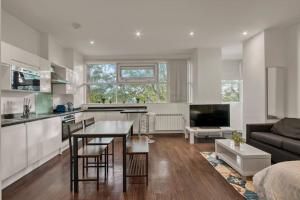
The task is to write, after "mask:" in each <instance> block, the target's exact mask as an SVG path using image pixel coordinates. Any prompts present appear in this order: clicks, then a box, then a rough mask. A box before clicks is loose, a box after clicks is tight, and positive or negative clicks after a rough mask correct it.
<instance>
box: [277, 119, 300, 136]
mask: <svg viewBox="0 0 300 200" xmlns="http://www.w3.org/2000/svg"><path fill="white" fill-rule="evenodd" d="M271 130H272V132H273V133H276V134H278V135H282V136H285V137H289V138H293V139H298V140H300V119H296V118H284V119H281V120H280V121H278V122H277V123H275V124H274V126H273V127H272V129H271Z"/></svg>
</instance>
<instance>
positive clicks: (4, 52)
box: [1, 42, 50, 71]
mask: <svg viewBox="0 0 300 200" xmlns="http://www.w3.org/2000/svg"><path fill="white" fill-rule="evenodd" d="M1 62H2V63H5V64H12V65H18V66H20V67H24V68H33V69H35V70H43V71H49V70H50V62H49V61H48V60H46V59H44V58H41V57H39V56H37V55H34V54H32V53H30V52H27V51H25V50H23V49H21V48H18V47H16V46H13V45H11V44H8V43H6V42H1Z"/></svg>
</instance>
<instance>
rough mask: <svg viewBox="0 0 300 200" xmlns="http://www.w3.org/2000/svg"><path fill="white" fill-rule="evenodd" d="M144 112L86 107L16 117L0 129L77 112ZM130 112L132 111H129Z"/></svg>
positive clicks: (119, 108) (123, 108)
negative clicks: (69, 110) (83, 108)
mask: <svg viewBox="0 0 300 200" xmlns="http://www.w3.org/2000/svg"><path fill="white" fill-rule="evenodd" d="M137 109H138V110H139V111H141V110H145V112H147V106H113V105H112V106H109V107H102V106H97V107H88V108H87V109H85V110H75V111H72V112H64V113H49V114H31V115H30V117H29V118H26V119H25V118H22V117H21V116H17V117H14V118H11V119H4V118H2V119H1V127H6V126H12V125H17V124H23V123H27V122H33V121H37V120H42V119H47V118H52V117H60V116H64V115H68V114H74V113H78V112H122V111H124V110H137ZM131 112H132V111H131Z"/></svg>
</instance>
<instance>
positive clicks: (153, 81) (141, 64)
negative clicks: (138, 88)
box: [86, 61, 170, 104]
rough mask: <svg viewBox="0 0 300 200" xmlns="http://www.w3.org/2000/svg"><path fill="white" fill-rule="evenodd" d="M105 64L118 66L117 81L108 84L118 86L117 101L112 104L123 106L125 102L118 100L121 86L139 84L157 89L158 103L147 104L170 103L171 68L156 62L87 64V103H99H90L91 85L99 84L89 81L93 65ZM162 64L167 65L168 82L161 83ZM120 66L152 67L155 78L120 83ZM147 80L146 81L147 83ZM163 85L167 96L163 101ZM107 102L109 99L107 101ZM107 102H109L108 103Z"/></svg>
mask: <svg viewBox="0 0 300 200" xmlns="http://www.w3.org/2000/svg"><path fill="white" fill-rule="evenodd" d="M105 64H111V65H115V66H116V80H115V81H112V82H109V83H107V84H111V83H114V84H116V92H115V98H114V99H115V101H113V102H112V103H113V104H114V103H115V104H122V103H123V102H120V101H119V98H118V93H119V88H120V87H121V85H131V84H138V85H147V84H154V85H155V86H156V88H157V90H156V96H157V101H155V102H146V103H168V102H169V101H170V97H169V94H170V91H169V90H170V88H169V76H170V73H169V66H168V62H167V61H155V63H154V62H143V61H141V62H135V63H131V62H130V63H126V62H124V63H118V62H110V61H108V62H89V63H87V65H86V66H87V67H86V69H87V73H86V76H87V80H88V83H87V89H86V98H87V102H88V103H98V102H91V101H90V94H91V89H90V86H91V85H97V83H91V82H90V81H89V80H90V69H89V68H90V66H93V65H105ZM160 64H165V65H166V69H165V70H166V75H167V77H166V80H163V81H161V80H160V77H159V69H160V68H159V66H160ZM119 66H126V67H128V66H130V67H138V68H143V67H145V66H146V67H147V66H148V67H149V66H150V67H151V68H153V69H154V77H153V78H150V79H147V78H142V79H144V80H139V79H138V78H129V79H128V80H126V81H123V82H122V80H121V81H119V74H120V71H119V69H120V67H119ZM145 79H146V81H145ZM161 85H166V90H167V91H166V96H165V100H162V99H161V98H160V96H161V91H160V86H161ZM106 100H107V99H106ZM106 102H107V101H106ZM126 103H131V102H128V101H126Z"/></svg>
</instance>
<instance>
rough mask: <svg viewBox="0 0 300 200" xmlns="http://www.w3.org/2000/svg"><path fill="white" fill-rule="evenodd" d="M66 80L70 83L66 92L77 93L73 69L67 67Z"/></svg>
mask: <svg viewBox="0 0 300 200" xmlns="http://www.w3.org/2000/svg"><path fill="white" fill-rule="evenodd" d="M66 81H68V82H69V84H66V94H74V93H75V81H74V72H73V70H71V69H66Z"/></svg>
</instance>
